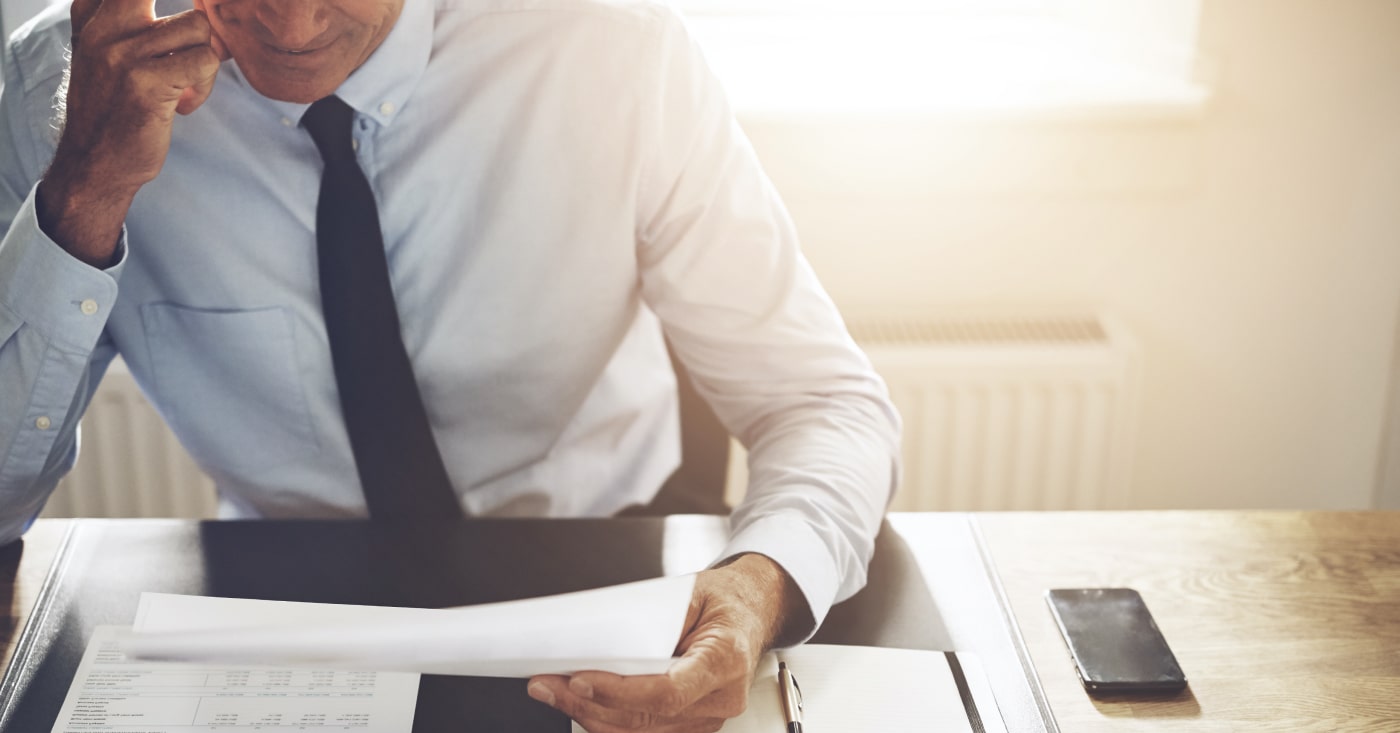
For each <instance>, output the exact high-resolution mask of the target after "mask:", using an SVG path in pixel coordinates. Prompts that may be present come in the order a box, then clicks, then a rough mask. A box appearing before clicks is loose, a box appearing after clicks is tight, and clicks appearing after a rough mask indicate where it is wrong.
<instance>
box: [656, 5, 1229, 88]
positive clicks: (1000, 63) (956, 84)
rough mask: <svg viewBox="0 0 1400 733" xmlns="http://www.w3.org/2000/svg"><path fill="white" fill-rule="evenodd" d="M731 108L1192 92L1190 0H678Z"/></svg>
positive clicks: (1193, 13)
mask: <svg viewBox="0 0 1400 733" xmlns="http://www.w3.org/2000/svg"><path fill="white" fill-rule="evenodd" d="M675 2H676V3H677V5H678V7H679V8H680V9H681V11H682V12H683V13H685V14H686V16H687V18H688V19H689V23H690V26H691V28H692V30H693V31H694V33H695V35H696V36H697V37H698V38H699V39H700V42H701V44H702V45H703V46H704V48H705V50H706V54H707V56H708V57H709V59H710V62H711V64H712V65H713V66H714V68H715V71H716V72H717V73H718V74H719V75H720V77H721V78H722V79H724V81H725V84H726V85H727V86H728V88H729V92H730V95H731V96H732V97H733V99H734V102H735V106H736V107H737V108H738V110H739V112H740V114H746V113H747V114H750V115H765V114H777V115H784V116H785V115H791V114H794V113H803V114H813V113H816V114H837V115H845V114H853V115H866V114H891V113H894V114H900V113H938V114H946V113H953V114H964V113H971V114H986V113H993V114H1003V113H1012V114H1017V113H1023V112H1030V113H1046V112H1062V111H1069V112H1071V113H1074V112H1082V111H1085V110H1093V111H1098V112H1103V111H1110V110H1111V111H1124V110H1137V111H1141V110H1143V109H1161V108H1184V107H1195V106H1199V105H1200V104H1201V102H1202V101H1203V100H1204V98H1205V92H1204V90H1203V89H1202V88H1201V87H1200V86H1199V85H1197V84H1196V83H1195V82H1194V80H1193V78H1192V77H1193V68H1194V65H1195V61H1196V59H1195V55H1196V49H1195V44H1196V25H1197V21H1198V16H1199V4H1200V3H1199V0H675Z"/></svg>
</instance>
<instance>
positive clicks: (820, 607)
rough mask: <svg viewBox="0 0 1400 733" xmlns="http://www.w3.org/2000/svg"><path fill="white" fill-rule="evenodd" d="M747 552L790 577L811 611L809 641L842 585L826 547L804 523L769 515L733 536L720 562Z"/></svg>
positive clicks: (804, 635) (834, 563) (802, 520)
mask: <svg viewBox="0 0 1400 733" xmlns="http://www.w3.org/2000/svg"><path fill="white" fill-rule="evenodd" d="M746 552H753V553H757V554H759V555H763V556H765V557H767V558H768V559H770V560H772V561H773V562H776V563H777V564H778V565H779V566H781V567H782V569H783V570H786V571H787V574H788V575H790V576H792V579H793V581H794V582H795V583H797V588H798V590H800V591H802V597H803V598H804V599H806V601H807V607H808V608H810V609H811V611H812V620H813V624H812V628H810V629H807V630H806V633H805V634H803V640H804V641H805V640H806V639H808V638H811V636H812V634H815V633H816V631H817V629H818V628H819V627H820V626H821V625H822V620H823V619H825V618H826V614H827V612H828V611H830V610H831V606H832V604H833V603H835V602H836V593H837V591H838V590H839V589H840V585H841V578H840V576H839V573H838V572H837V569H836V561H835V559H834V558H832V556H831V549H830V547H828V545H827V543H826V542H825V541H824V540H822V538H821V537H820V536H819V535H818V534H817V532H816V530H814V529H813V528H812V525H810V524H808V523H807V522H806V521H805V520H804V519H802V518H799V517H795V516H790V515H785V514H770V515H767V516H764V517H761V518H759V519H757V520H755V521H754V522H753V523H751V524H748V525H745V526H744V527H743V528H742V529H740V530H739V531H738V532H736V533H735V534H734V536H733V537H731V538H730V539H729V544H727V545H725V548H724V552H723V553H721V554H720V558H721V559H726V558H730V557H734V556H735V555H739V554H742V553H746Z"/></svg>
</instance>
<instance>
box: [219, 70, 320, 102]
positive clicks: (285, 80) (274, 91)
mask: <svg viewBox="0 0 1400 733" xmlns="http://www.w3.org/2000/svg"><path fill="white" fill-rule="evenodd" d="M239 68H240V69H241V70H242V71H243V76H244V77H245V78H247V79H248V83H249V84H250V85H251V86H252V87H253V89H255V90H257V92H258V93H259V94H261V95H263V96H264V97H267V98H269V99H275V100H277V101H279V102H293V103H296V104H311V103H312V102H316V101H318V100H321V99H325V98H326V97H329V96H331V95H332V94H335V90H337V89H339V88H340V85H341V84H343V83H344V82H345V79H346V77H344V76H339V75H332V74H305V75H303V74H296V73H289V72H287V71H281V70H279V71H268V70H265V69H262V68H260V67H259V66H256V65H252V64H250V65H248V66H243V65H241V64H240V65H239Z"/></svg>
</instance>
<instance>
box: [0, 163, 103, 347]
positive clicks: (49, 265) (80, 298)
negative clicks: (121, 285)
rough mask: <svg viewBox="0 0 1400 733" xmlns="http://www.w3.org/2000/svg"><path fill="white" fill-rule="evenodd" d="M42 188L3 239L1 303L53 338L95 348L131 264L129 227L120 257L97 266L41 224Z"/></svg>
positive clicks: (62, 343) (29, 198)
mask: <svg viewBox="0 0 1400 733" xmlns="http://www.w3.org/2000/svg"><path fill="white" fill-rule="evenodd" d="M37 188H38V186H37V185H36V186H35V188H33V189H30V191H29V196H27V197H26V198H25V199H24V204H23V205H22V206H21V207H20V209H19V211H18V212H17V213H16V216H15V220H14V221H13V222H12V223H11V224H10V230H9V232H8V233H7V234H6V235H5V238H4V240H3V241H0V305H3V306H4V307H5V308H7V309H8V310H10V311H11V312H12V313H14V314H15V315H16V316H18V317H19V318H20V320H21V321H22V322H24V323H26V324H29V325H30V326H32V327H33V328H35V329H37V330H38V331H39V332H40V333H42V334H43V335H44V338H45V339H46V340H47V341H49V342H50V343H55V344H58V345H60V346H61V347H64V348H67V349H70V350H74V351H79V352H84V351H92V349H93V347H94V346H96V344H97V339H98V337H100V336H101V335H102V329H103V328H104V327H105V326H106V324H107V317H108V316H109V315H111V313H112V306H113V304H115V303H116V300H117V281H118V279H119V278H120V277H121V271H122V269H123V268H124V267H125V266H126V249H127V248H126V227H125V226H123V227H122V234H121V239H120V241H118V243H117V251H116V256H115V260H116V261H115V263H114V264H112V265H111V266H110V267H107V268H106V269H101V270H99V269H97V268H95V267H92V266H90V265H88V264H86V263H84V262H83V261H81V260H79V259H78V258H76V257H74V256H72V255H71V254H69V253H68V252H67V251H65V250H64V249H63V248H62V247H60V246H59V245H58V243H56V242H54V241H53V239H51V238H49V236H48V235H47V234H45V233H44V231H43V230H42V229H40V228H39V218H38V215H37V213H36V212H35V209H34V196H35V191H36V190H37Z"/></svg>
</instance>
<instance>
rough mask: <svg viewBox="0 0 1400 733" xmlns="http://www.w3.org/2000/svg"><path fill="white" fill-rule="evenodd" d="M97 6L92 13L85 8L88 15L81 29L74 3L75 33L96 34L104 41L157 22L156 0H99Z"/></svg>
mask: <svg viewBox="0 0 1400 733" xmlns="http://www.w3.org/2000/svg"><path fill="white" fill-rule="evenodd" d="M95 5H96V7H94V8H92V9H91V10H90V11H88V8H87V7H84V11H86V12H88V14H87V15H85V16H84V22H83V24H82V27H81V29H79V26H78V23H77V21H78V16H77V13H76V6H77V3H76V2H75V3H74V6H75V11H74V14H73V28H74V33H77V32H79V30H81V31H82V32H83V33H84V34H86V35H87V36H90V35H92V32H96V33H97V34H98V35H99V36H100V37H101V38H104V39H111V38H121V37H122V36H125V35H127V34H129V33H131V32H132V31H138V30H140V29H142V28H145V27H146V26H148V25H150V24H151V23H154V22H155V20H156V4H155V0H97V2H96V3H95ZM89 26H92V27H91V28H89Z"/></svg>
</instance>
